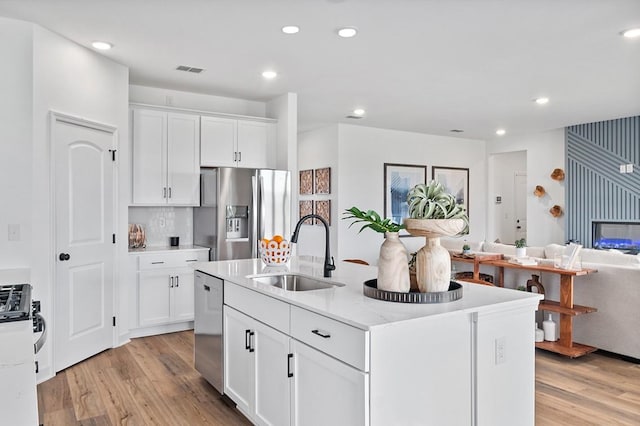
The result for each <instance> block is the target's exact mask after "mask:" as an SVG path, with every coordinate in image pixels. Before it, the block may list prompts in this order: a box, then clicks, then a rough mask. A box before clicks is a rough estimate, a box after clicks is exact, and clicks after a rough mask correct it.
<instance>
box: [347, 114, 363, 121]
mask: <svg viewBox="0 0 640 426" xmlns="http://www.w3.org/2000/svg"><path fill="white" fill-rule="evenodd" d="M345 118H351V119H353V120H359V119H361V118H362V116H361V115H347V116H346V117H345Z"/></svg>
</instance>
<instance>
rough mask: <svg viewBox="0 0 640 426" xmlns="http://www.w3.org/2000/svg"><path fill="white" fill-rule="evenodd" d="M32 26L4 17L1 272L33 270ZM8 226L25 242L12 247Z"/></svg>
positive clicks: (0, 25) (0, 30)
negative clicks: (14, 226) (6, 270)
mask: <svg viewBox="0 0 640 426" xmlns="http://www.w3.org/2000/svg"><path fill="white" fill-rule="evenodd" d="M31 28H32V26H31V24H28V23H26V22H22V21H15V20H11V19H5V18H1V17H0V57H1V58H2V63H3V66H2V67H0V93H1V94H2V95H0V195H1V197H2V198H1V199H2V207H1V208H0V259H2V260H0V269H7V268H25V267H26V268H28V267H30V265H31V219H30V218H31V184H32V180H31V170H32V165H31V152H32V146H31V138H32V129H31V110H32V105H33V104H32V102H33V90H32V77H33V66H32V57H33V51H32V44H33V39H32V31H31ZM9 224H13V225H18V226H19V231H20V239H19V240H18V241H9V239H8V226H9Z"/></svg>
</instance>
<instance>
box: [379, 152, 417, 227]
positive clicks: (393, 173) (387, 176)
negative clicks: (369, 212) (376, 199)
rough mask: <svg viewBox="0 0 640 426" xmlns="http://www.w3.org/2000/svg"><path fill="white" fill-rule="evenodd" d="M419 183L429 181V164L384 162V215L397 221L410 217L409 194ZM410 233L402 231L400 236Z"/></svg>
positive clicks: (400, 221)
mask: <svg viewBox="0 0 640 426" xmlns="http://www.w3.org/2000/svg"><path fill="white" fill-rule="evenodd" d="M419 183H427V166H420V165H411V164H391V163H384V216H385V218H388V219H391V220H392V221H394V222H395V223H400V224H401V223H402V222H403V220H404V218H406V217H409V205H408V204H407V194H408V192H409V190H410V189H411V188H413V187H414V186H416V185H417V184H419ZM407 235H409V234H408V233H407V231H405V230H402V231H400V236H407Z"/></svg>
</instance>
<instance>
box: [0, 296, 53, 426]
mask: <svg viewBox="0 0 640 426" xmlns="http://www.w3.org/2000/svg"><path fill="white" fill-rule="evenodd" d="M39 310H40V303H39V302H34V303H33V306H32V301H31V285H29V284H5V285H0V341H1V342H2V350H0V383H3V384H8V386H0V412H1V413H2V417H1V418H2V420H1V421H0V423H1V424H15V425H37V424H38V402H37V395H36V363H35V353H37V352H38V351H39V350H40V348H41V347H42V345H43V344H44V341H45V340H46V325H45V322H44V319H43V318H42V316H41V315H40V313H39ZM34 332H41V333H42V335H41V336H40V337H39V338H38V340H37V341H36V342H35V343H34V342H33V339H34Z"/></svg>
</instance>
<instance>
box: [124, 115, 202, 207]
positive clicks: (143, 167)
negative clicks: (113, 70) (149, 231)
mask: <svg viewBox="0 0 640 426" xmlns="http://www.w3.org/2000/svg"><path fill="white" fill-rule="evenodd" d="M131 127H132V139H133V148H132V162H133V171H132V177H133V191H132V195H133V200H132V204H133V205H153V206H157V205H164V204H170V205H179V206H197V205H198V204H199V202H200V156H199V152H200V150H199V144H200V116H199V115H195V114H184V113H178V112H167V111H160V110H152V109H142V108H135V109H133V117H132V123H131Z"/></svg>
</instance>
